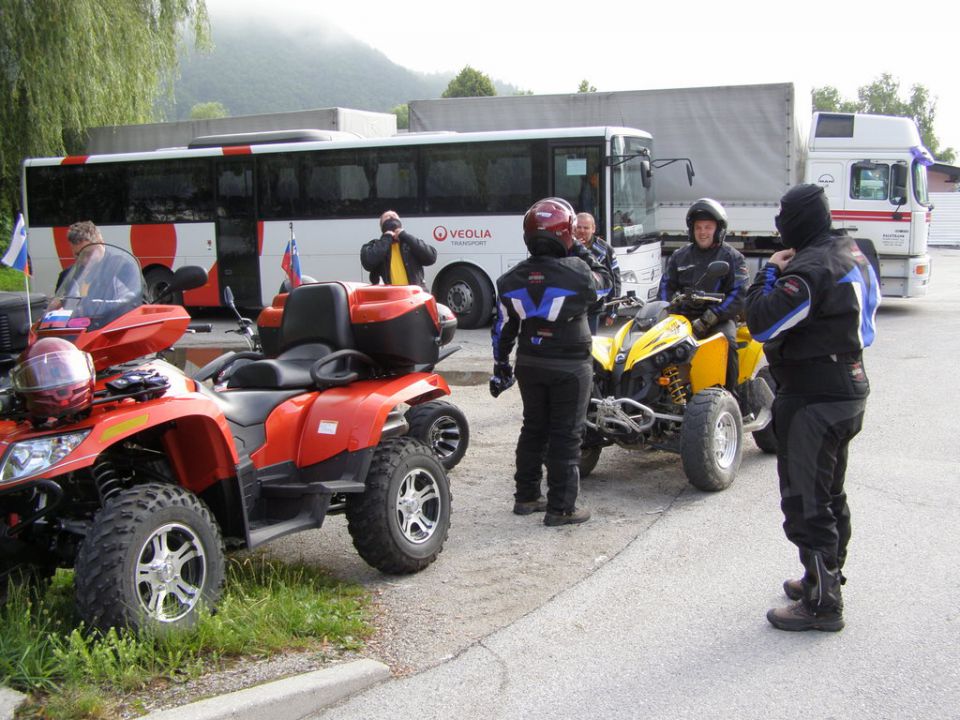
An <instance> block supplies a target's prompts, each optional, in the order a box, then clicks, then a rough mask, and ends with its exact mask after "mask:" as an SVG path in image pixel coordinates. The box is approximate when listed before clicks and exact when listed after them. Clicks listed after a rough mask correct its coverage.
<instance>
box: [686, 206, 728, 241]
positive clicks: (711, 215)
mask: <svg viewBox="0 0 960 720" xmlns="http://www.w3.org/2000/svg"><path fill="white" fill-rule="evenodd" d="M697 220H713V221H714V222H716V223H717V229H716V230H715V231H714V233H713V243H714V245H720V244H721V243H722V242H723V239H724V238H725V237H726V236H727V211H726V210H724V209H723V205H721V204H720V203H718V202H717V201H716V200H712V199H710V198H700V199H699V200H697V201H696V202H694V203H693V205H691V206H690V209H689V210H687V237H688V238H689V239H690V242H694V237H693V224H694V223H695V222H696V221H697Z"/></svg>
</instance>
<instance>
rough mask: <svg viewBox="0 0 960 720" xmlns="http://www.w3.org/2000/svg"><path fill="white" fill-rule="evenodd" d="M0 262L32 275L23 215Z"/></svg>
mask: <svg viewBox="0 0 960 720" xmlns="http://www.w3.org/2000/svg"><path fill="white" fill-rule="evenodd" d="M0 262H2V263H3V264H4V265H7V266H9V267H12V268H13V269H14V270H19V271H20V272H22V273H24V274H26V275H29V274H30V268H29V267H28V265H27V226H26V225H25V224H24V222H23V215H22V214H19V215H17V224H16V225H15V226H14V228H13V235H12V236H11V237H10V247H9V248H7V252H6V254H5V255H4V256H3V258H0ZM298 268H299V261H298Z"/></svg>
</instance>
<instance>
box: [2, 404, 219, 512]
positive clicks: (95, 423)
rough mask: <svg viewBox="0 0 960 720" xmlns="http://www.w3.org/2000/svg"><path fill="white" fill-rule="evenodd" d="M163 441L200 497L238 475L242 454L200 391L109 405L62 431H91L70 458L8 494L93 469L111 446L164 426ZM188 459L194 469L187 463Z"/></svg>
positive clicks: (24, 435)
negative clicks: (32, 484) (45, 480)
mask: <svg viewBox="0 0 960 720" xmlns="http://www.w3.org/2000/svg"><path fill="white" fill-rule="evenodd" d="M164 426H166V428H167V429H165V430H164V431H163V435H162V437H163V442H164V446H165V449H166V451H167V454H168V456H169V458H170V461H171V465H172V467H173V470H174V472H175V473H176V475H177V477H178V478H179V480H180V484H181V485H183V486H184V487H186V488H188V489H189V490H191V491H192V492H195V493H199V492H202V491H203V490H204V489H206V488H207V487H209V486H210V485H212V484H213V483H215V482H217V481H219V480H221V479H224V478H227V477H231V476H233V475H235V474H236V464H237V454H236V450H235V449H234V447H233V443H232V442H230V441H229V440H228V438H230V430H229V428H228V426H227V421H226V419H225V418H224V417H223V413H222V412H221V411H220V409H219V408H218V407H217V406H216V404H214V403H213V402H212V401H210V400H209V399H207V398H206V397H204V396H203V395H200V394H199V393H187V394H184V395H176V396H172V397H171V396H164V397H162V398H158V399H156V400H150V401H147V402H140V403H122V404H118V405H108V406H107V407H106V408H104V409H103V410H102V411H100V410H99V409H95V410H94V412H93V413H92V414H91V415H90V417H88V418H87V419H86V420H84V421H83V422H80V423H76V424H75V425H71V426H69V427H58V428H57V434H62V433H64V432H71V431H77V430H85V429H86V430H89V431H90V432H89V434H88V435H87V437H86V438H84V440H83V442H81V443H80V445H78V446H77V448H76V449H75V450H74V451H73V452H72V453H70V454H69V455H68V456H67V457H66V458H64V459H63V460H61V461H60V462H59V463H57V464H56V465H52V466H51V467H49V468H47V469H46V470H45V471H44V472H43V473H40V474H39V475H32V476H29V477H27V478H24V479H23V480H18V481H15V482H13V483H9V484H7V485H6V486H5V487H4V490H8V489H12V488H14V487H16V486H18V485H22V484H28V483H31V482H33V481H35V480H37V479H39V478H52V479H56V478H57V477H59V476H62V475H65V474H67V473H70V472H75V471H77V470H82V469H83V468H86V467H89V466H91V465H93V464H94V463H95V462H96V460H97V458H98V457H99V456H100V455H101V454H102V453H103V452H104V451H105V450H107V449H108V448H110V447H111V446H113V445H115V444H117V443H119V442H122V441H124V440H127V439H129V438H131V437H133V436H135V435H138V434H140V433H143V432H145V431H148V430H151V429H153V428H157V427H164ZM49 434H53V433H50V432H49V431H48V432H33V431H30V432H25V433H22V434H16V435H11V436H8V437H7V438H5V441H6V443H8V444H13V443H14V442H17V441H20V440H26V439H29V438H33V437H40V436H43V435H49ZM188 461H189V471H188V470H187V462H188Z"/></svg>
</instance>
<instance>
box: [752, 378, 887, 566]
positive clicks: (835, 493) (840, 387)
mask: <svg viewBox="0 0 960 720" xmlns="http://www.w3.org/2000/svg"><path fill="white" fill-rule="evenodd" d="M771 369H772V371H773V375H774V378H775V379H776V381H777V385H778V388H777V397H776V400H775V401H774V405H773V422H774V432H775V433H776V436H777V471H778V473H779V476H780V508H781V510H782V511H783V518H784V520H783V530H784V533H785V534H786V536H787V539H789V540H790V541H791V542H792V543H793V544H794V545H796V546H797V547H798V548H799V551H800V557H801V562H803V560H804V558H805V557H809V554H810V553H814V552H819V553H821V555H822V556H823V558H824V560H825V561H826V564H827V566H828V567H833V568H842V567H843V563H844V561H845V559H846V556H847V543H848V542H849V541H850V509H849V507H848V506H847V495H846V492H845V491H844V487H843V486H844V478H845V475H846V470H847V448H848V445H849V443H850V441H851V440H852V439H853V438H854V436H856V434H857V433H858V432H860V429H861V427H862V426H863V414H864V409H865V407H866V400H867V395H868V394H869V392H870V384H869V381H868V380H867V376H866V374H865V373H864V371H863V365H862V364H861V363H860V362H855V363H844V362H836V363H830V362H826V363H811V364H806V365H802V366H793V367H782V366H774V367H772V368H771Z"/></svg>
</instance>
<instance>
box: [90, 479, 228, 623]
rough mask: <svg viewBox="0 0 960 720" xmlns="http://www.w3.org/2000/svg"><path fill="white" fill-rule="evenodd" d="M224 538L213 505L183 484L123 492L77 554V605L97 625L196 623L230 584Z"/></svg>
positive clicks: (103, 513)
mask: <svg viewBox="0 0 960 720" xmlns="http://www.w3.org/2000/svg"><path fill="white" fill-rule="evenodd" d="M223 576H224V562H223V541H222V540H221V538H220V530H219V528H218V527H217V524H216V522H215V521H214V519H213V517H212V516H211V515H210V512H209V510H207V508H206V506H205V505H204V504H203V503H202V502H201V501H200V499H199V498H197V496H195V495H194V494H193V493H191V492H189V491H187V490H184V489H183V488H181V487H178V486H176V485H168V484H164V483H147V484H145V485H137V486H135V487H132V488H128V489H126V490H122V491H120V492H119V493H117V494H116V495H115V496H114V497H113V498H111V499H110V500H109V501H108V502H107V504H106V505H105V506H104V507H103V509H102V510H100V512H99V513H97V515H96V517H95V518H94V521H93V527H91V528H90V531H89V532H88V533H87V535H86V537H85V538H84V540H83V542H82V543H81V544H80V550H79V552H78V553H77V562H76V573H75V578H74V584H75V585H76V595H77V607H78V609H79V610H80V615H81V617H82V618H83V619H84V620H85V621H86V622H87V623H88V624H89V625H91V626H93V627H98V628H107V627H114V626H127V627H130V628H134V629H140V628H142V627H145V626H152V627H154V628H156V629H161V630H162V629H173V628H178V629H179V628H184V627H192V626H193V625H194V624H195V623H196V620H197V612H198V610H199V609H200V607H201V606H206V607H208V608H212V607H213V606H214V605H215V604H216V602H217V600H218V599H219V598H220V592H221V589H222V585H223Z"/></svg>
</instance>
